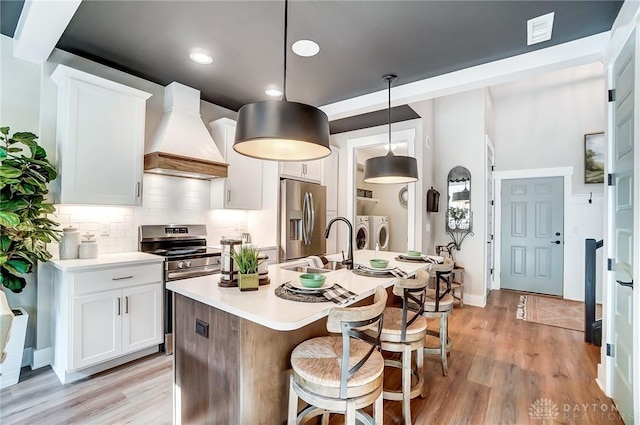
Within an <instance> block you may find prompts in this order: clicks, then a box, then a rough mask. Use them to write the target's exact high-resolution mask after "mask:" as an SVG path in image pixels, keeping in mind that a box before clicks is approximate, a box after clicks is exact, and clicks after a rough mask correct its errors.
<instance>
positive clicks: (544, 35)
mask: <svg viewBox="0 0 640 425" xmlns="http://www.w3.org/2000/svg"><path fill="white" fill-rule="evenodd" d="M554 15H555V12H551V13H547V14H546V15H542V16H538V17H537V18H532V19H529V20H528V21H527V45H528V46H531V45H532V44H536V43H542V42H543V41H547V40H551V32H552V30H553V17H554Z"/></svg>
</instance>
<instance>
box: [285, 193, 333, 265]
mask: <svg viewBox="0 0 640 425" xmlns="http://www.w3.org/2000/svg"><path fill="white" fill-rule="evenodd" d="M326 226H327V188H326V187H324V186H321V185H319V184H315V183H306V182H300V181H297V180H281V181H280V260H281V261H285V260H292V259H295V258H303V257H307V256H309V255H320V254H324V253H325V252H326V240H325V238H324V229H325V227H326Z"/></svg>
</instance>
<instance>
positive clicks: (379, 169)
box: [364, 75, 418, 184]
mask: <svg viewBox="0 0 640 425" xmlns="http://www.w3.org/2000/svg"><path fill="white" fill-rule="evenodd" d="M397 78H398V77H397V76H395V75H385V76H384V77H383V78H382V79H383V80H384V81H387V83H388V84H389V108H388V111H389V112H388V114H389V151H388V152H387V154H386V155H385V156H378V157H375V158H369V159H367V160H366V161H365V162H364V181H365V182H366V183H381V184H393V183H412V182H415V181H417V180H418V162H417V161H416V159H415V158H413V157H410V156H402V155H394V154H393V152H392V150H391V82H392V81H395V80H396V79H397Z"/></svg>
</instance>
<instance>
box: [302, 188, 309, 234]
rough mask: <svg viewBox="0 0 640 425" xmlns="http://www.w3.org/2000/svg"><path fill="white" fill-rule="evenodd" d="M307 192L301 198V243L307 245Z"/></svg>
mask: <svg viewBox="0 0 640 425" xmlns="http://www.w3.org/2000/svg"><path fill="white" fill-rule="evenodd" d="M308 195H309V192H305V193H304V197H303V198H302V243H303V244H305V245H308V244H309V243H308V242H307V210H308V209H309V205H308V199H309V197H308Z"/></svg>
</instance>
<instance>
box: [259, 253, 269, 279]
mask: <svg viewBox="0 0 640 425" xmlns="http://www.w3.org/2000/svg"><path fill="white" fill-rule="evenodd" d="M268 259H269V256H268V255H266V254H260V255H258V274H259V275H260V279H265V278H267V277H268V276H269V263H268V262H267V260H268Z"/></svg>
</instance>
